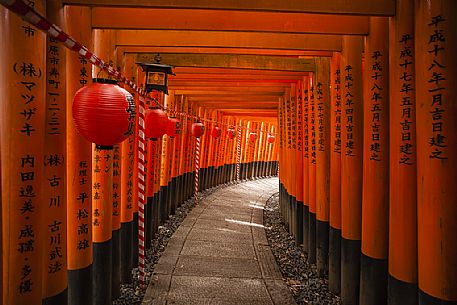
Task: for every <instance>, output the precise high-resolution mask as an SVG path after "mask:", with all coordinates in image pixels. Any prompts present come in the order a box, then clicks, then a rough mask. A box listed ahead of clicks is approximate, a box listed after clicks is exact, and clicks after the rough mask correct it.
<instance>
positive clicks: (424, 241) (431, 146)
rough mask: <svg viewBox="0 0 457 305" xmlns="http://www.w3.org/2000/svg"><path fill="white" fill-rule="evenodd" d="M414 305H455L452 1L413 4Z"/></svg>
mask: <svg viewBox="0 0 457 305" xmlns="http://www.w3.org/2000/svg"><path fill="white" fill-rule="evenodd" d="M415 4H416V7H415V10H416V24H415V37H416V41H415V43H416V45H415V54H416V63H415V67H416V97H417V98H418V103H417V108H416V110H417V113H416V118H417V122H418V124H417V142H416V144H417V145H416V147H417V189H418V193H417V200H418V201H417V213H418V223H417V227H418V266H419V269H418V270H419V304H421V305H428V304H453V305H454V304H457V242H456V232H457V204H456V202H457V189H456V183H455V182H456V181H457V159H456V151H457V102H456V97H457V82H456V80H457V56H456V53H457V31H456V29H457V19H456V16H457V2H456V1H452V0H435V1H416V3H415Z"/></svg>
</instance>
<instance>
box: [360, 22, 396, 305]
mask: <svg viewBox="0 0 457 305" xmlns="http://www.w3.org/2000/svg"><path fill="white" fill-rule="evenodd" d="M363 73H364V79H363V91H364V92H363V97H364V104H363V109H364V123H363V124H364V139H363V152H364V153H363V191H362V192H363V195H362V201H363V205H362V256H361V267H360V268H361V269H360V304H362V305H368V304H370V305H378V304H379V305H383V304H386V303H387V255H388V236H389V24H388V19H387V18H385V17H371V18H370V35H368V37H367V38H366V47H365V65H364V72H363Z"/></svg>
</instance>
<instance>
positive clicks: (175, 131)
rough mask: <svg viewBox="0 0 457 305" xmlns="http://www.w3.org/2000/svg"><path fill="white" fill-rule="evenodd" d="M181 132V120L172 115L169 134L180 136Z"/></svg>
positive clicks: (169, 122) (168, 126)
mask: <svg viewBox="0 0 457 305" xmlns="http://www.w3.org/2000/svg"><path fill="white" fill-rule="evenodd" d="M180 134H181V122H180V121H179V120H178V119H177V118H175V117H170V118H169V119H168V125H167V135H168V136H170V137H172V138H174V137H177V136H179V135H180Z"/></svg>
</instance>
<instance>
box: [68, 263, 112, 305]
mask: <svg viewBox="0 0 457 305" xmlns="http://www.w3.org/2000/svg"><path fill="white" fill-rule="evenodd" d="M67 274H68V305H81V304H84V305H92V304H93V302H92V265H90V266H88V267H86V268H83V269H78V270H68V272H67ZM110 300H111V299H110Z"/></svg>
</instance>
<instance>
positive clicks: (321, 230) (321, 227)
mask: <svg viewBox="0 0 457 305" xmlns="http://www.w3.org/2000/svg"><path fill="white" fill-rule="evenodd" d="M329 227H330V224H329V223H328V221H320V220H317V222H316V237H317V241H316V244H317V273H318V274H319V276H320V277H325V276H327V275H328V247H329V245H328V243H329V240H328V238H329Z"/></svg>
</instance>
